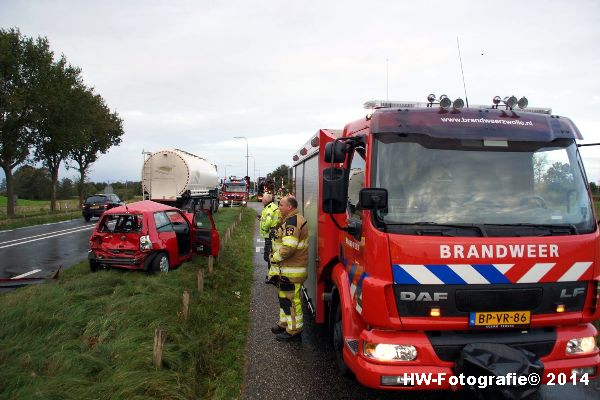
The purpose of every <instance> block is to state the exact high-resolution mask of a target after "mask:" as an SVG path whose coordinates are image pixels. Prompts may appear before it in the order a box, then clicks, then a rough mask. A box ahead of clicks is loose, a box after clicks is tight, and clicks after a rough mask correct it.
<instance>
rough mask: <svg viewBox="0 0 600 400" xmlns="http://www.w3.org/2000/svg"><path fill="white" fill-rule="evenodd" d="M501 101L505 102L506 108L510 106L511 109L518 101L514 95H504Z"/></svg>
mask: <svg viewBox="0 0 600 400" xmlns="http://www.w3.org/2000/svg"><path fill="white" fill-rule="evenodd" d="M502 101H503V102H504V104H506V108H510V109H511V110H512V109H513V108H514V107H515V106H516V105H517V103H518V102H519V101H518V100H517V98H516V97H515V96H510V97H509V96H506V97H505V98H504V99H503V100H502Z"/></svg>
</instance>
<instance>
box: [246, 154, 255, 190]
mask: <svg viewBox="0 0 600 400" xmlns="http://www.w3.org/2000/svg"><path fill="white" fill-rule="evenodd" d="M248 157H252V164H253V166H254V168H253V170H252V176H254V186H253V189H254V191H255V192H256V157H254V156H248Z"/></svg>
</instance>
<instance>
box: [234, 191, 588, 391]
mask: <svg viewBox="0 0 600 400" xmlns="http://www.w3.org/2000/svg"><path fill="white" fill-rule="evenodd" d="M249 206H250V207H251V208H253V209H255V210H256V211H257V212H260V211H261V210H262V205H261V204H260V203H250V205H249ZM263 244H264V242H263V240H262V238H260V235H259V232H258V224H256V228H255V232H254V248H255V254H254V277H253V282H252V290H251V300H250V331H249V334H248V341H247V349H246V371H245V372H246V373H245V377H244V386H243V389H242V395H243V398H245V399H286V400H292V399H424V400H427V399H445V400H451V399H475V398H476V397H475V396H473V395H471V394H470V393H469V392H467V391H465V390H461V391H458V392H451V391H444V392H441V391H432V392H429V391H422V392H407V391H402V392H400V391H380V390H372V389H368V388H366V387H364V386H362V385H360V384H359V383H358V382H357V381H356V380H355V379H354V378H346V377H342V376H340V375H339V374H338V372H337V366H336V364H335V356H334V353H333V346H332V345H331V342H330V341H329V338H328V334H327V332H326V330H325V328H324V327H321V326H319V325H317V324H315V323H314V321H313V319H312V318H310V313H309V312H308V310H307V309H306V307H305V310H304V320H305V326H304V332H303V333H302V340H301V341H299V342H291V343H280V342H278V341H276V340H275V335H273V334H272V333H271V331H270V328H271V326H273V325H274V324H275V323H276V322H277V319H278V315H279V314H278V313H279V304H278V301H277V291H276V288H275V287H273V286H272V285H266V284H264V279H265V275H266V274H267V264H266V262H265V261H264V260H263V256H262V248H263ZM599 398H600V380H596V381H591V382H590V383H589V385H587V386H585V385H582V384H578V385H576V386H545V385H544V386H542V388H541V389H540V391H539V392H538V393H536V394H535V395H534V396H531V397H529V399H560V400H566V399H569V400H571V399H573V400H579V399H583V400H585V399H590V400H592V399H594V400H598V399H599Z"/></svg>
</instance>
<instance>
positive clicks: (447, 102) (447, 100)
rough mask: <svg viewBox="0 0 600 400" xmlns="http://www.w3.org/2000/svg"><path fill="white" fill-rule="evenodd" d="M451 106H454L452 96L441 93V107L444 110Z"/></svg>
mask: <svg viewBox="0 0 600 400" xmlns="http://www.w3.org/2000/svg"><path fill="white" fill-rule="evenodd" d="M451 106H452V100H450V97H448V96H446V95H445V94H443V95H441V96H440V108H441V109H442V110H446V111H448V110H449V109H450V107H451Z"/></svg>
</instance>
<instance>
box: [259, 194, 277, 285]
mask: <svg viewBox="0 0 600 400" xmlns="http://www.w3.org/2000/svg"><path fill="white" fill-rule="evenodd" d="M262 203H263V206H264V208H263V210H262V213H261V216H260V236H262V237H263V239H265V247H264V260H265V261H266V262H267V268H268V270H269V272H268V274H267V276H266V277H265V283H273V284H274V283H275V282H274V280H270V279H269V278H274V277H275V275H276V272H275V271H271V263H270V261H269V257H270V255H271V248H272V245H271V231H272V230H273V229H274V228H275V227H276V226H277V225H278V224H279V222H280V220H281V213H280V212H279V208H278V207H277V204H275V203H274V202H273V195H272V194H270V193H265V194H264V196H263V198H262Z"/></svg>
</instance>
